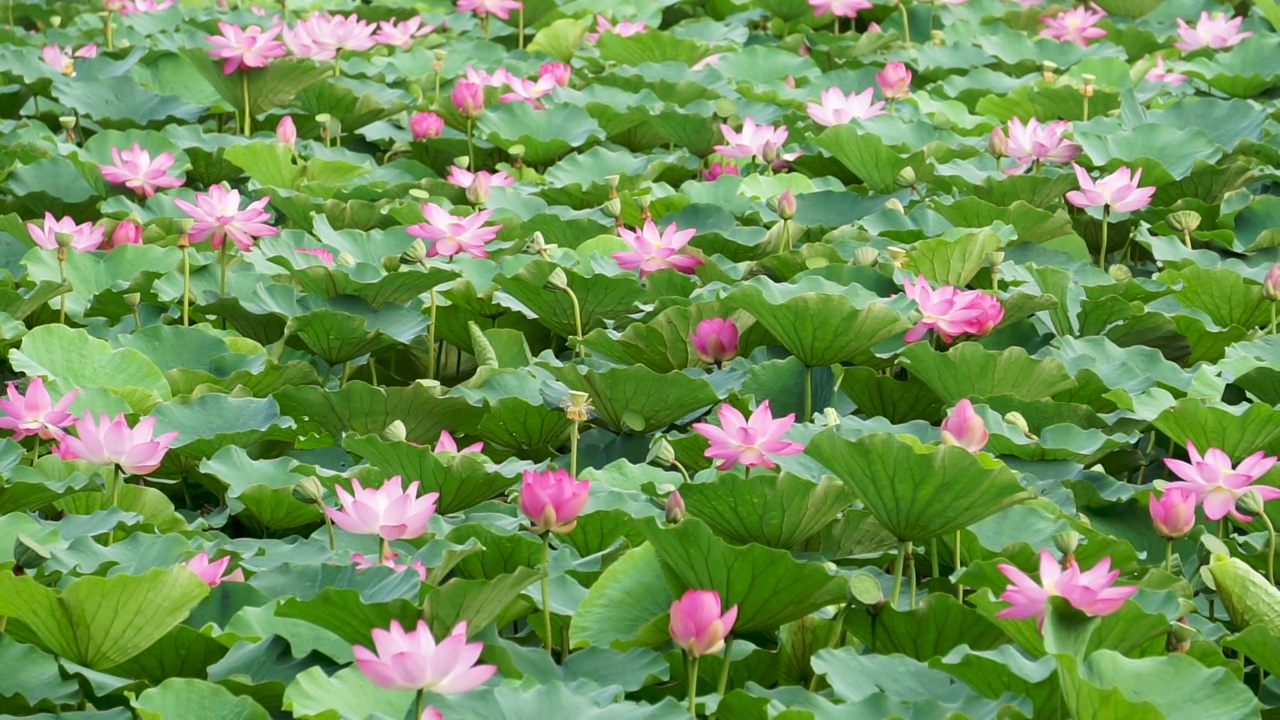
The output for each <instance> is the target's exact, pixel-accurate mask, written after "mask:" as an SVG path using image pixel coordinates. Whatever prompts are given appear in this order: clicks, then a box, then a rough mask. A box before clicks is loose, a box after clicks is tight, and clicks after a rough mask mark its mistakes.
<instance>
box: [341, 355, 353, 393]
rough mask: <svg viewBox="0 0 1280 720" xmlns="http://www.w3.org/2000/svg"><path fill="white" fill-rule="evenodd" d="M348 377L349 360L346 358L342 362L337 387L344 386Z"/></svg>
mask: <svg viewBox="0 0 1280 720" xmlns="http://www.w3.org/2000/svg"><path fill="white" fill-rule="evenodd" d="M350 379H351V361H350V360H348V361H346V362H344V363H342V377H341V378H340V379H339V380H338V387H339V388H344V387H346V386H347V381H348V380H350Z"/></svg>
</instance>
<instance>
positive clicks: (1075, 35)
mask: <svg viewBox="0 0 1280 720" xmlns="http://www.w3.org/2000/svg"><path fill="white" fill-rule="evenodd" d="M1091 8H1092V9H1091ZM1106 16H1107V13H1106V11H1105V10H1103V9H1102V8H1100V7H1098V5H1097V3H1093V2H1091V3H1089V4H1088V6H1085V5H1081V6H1080V7H1074V8H1071V9H1070V10H1063V11H1062V12H1060V13H1058V14H1057V15H1054V16H1047V15H1046V16H1045V17H1042V18H1040V19H1041V20H1043V21H1044V24H1045V28H1044V29H1043V30H1041V31H1040V37H1047V38H1053V39H1054V40H1057V41H1058V42H1073V43H1075V44H1077V45H1079V46H1080V47H1089V41H1090V40H1097V39H1098V38H1100V37H1106V35H1107V31H1106V30H1103V29H1102V28H1100V27H1095V25H1097V23H1098V21H1099V20H1101V19H1102V18H1104V17H1106Z"/></svg>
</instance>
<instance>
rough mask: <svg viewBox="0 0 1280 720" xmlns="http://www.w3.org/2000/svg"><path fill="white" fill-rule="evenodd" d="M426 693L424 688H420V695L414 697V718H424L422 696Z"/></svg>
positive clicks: (416, 719) (415, 719)
mask: <svg viewBox="0 0 1280 720" xmlns="http://www.w3.org/2000/svg"><path fill="white" fill-rule="evenodd" d="M425 692H426V690H424V689H423V688H418V693H417V694H416V695H414V696H413V718H414V720H418V718H421V717H422V699H423V698H422V696H423V694H424V693H425Z"/></svg>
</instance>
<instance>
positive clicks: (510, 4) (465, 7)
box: [458, 0, 524, 20]
mask: <svg viewBox="0 0 1280 720" xmlns="http://www.w3.org/2000/svg"><path fill="white" fill-rule="evenodd" d="M523 8H524V3H522V2H520V0H458V12H470V13H475V14H476V15H478V16H480V17H484V16H485V15H497V16H498V17H500V18H502V19H503V20H509V19H510V18H511V11H512V10H521V9H523Z"/></svg>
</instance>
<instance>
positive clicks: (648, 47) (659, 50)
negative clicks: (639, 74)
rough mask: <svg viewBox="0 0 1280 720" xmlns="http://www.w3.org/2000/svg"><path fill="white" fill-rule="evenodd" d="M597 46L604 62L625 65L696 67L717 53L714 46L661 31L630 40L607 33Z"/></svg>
mask: <svg viewBox="0 0 1280 720" xmlns="http://www.w3.org/2000/svg"><path fill="white" fill-rule="evenodd" d="M596 46H597V47H598V48H599V49H600V57H601V59H603V60H605V61H607V62H616V63H623V64H624V65H645V64H648V63H666V62H678V63H684V64H685V65H693V64H695V63H697V62H698V61H699V60H701V59H703V58H705V57H706V56H708V55H711V54H713V53H715V52H716V49H715V47H714V46H712V45H705V44H703V43H700V42H697V41H696V40H693V39H690V38H682V37H677V36H675V35H674V34H672V33H668V32H664V31H661V30H650V31H649V32H645V33H640V34H638V35H632V36H630V37H622V36H620V35H616V34H614V33H604V34H602V35H601V36H600V39H599V40H598V41H597V43H596Z"/></svg>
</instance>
